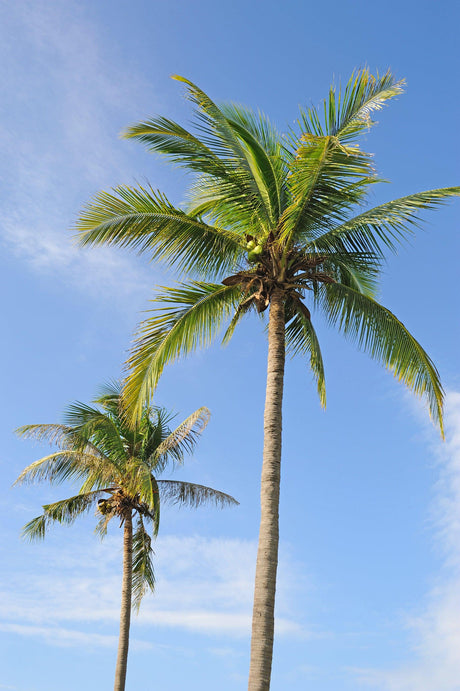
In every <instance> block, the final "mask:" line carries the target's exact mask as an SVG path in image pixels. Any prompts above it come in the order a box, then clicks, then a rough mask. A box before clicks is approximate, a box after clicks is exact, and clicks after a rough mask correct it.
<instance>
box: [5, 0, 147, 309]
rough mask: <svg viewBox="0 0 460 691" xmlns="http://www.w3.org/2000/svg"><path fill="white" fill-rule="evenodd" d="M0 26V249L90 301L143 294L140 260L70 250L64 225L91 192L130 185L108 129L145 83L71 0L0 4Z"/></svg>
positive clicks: (124, 118) (124, 157)
mask: <svg viewBox="0 0 460 691" xmlns="http://www.w3.org/2000/svg"><path fill="white" fill-rule="evenodd" d="M0 25H1V26H2V27H3V30H2V32H1V34H2V35H1V38H2V40H1V41H0V59H1V62H2V65H3V66H4V69H3V70H2V71H1V74H0V87H1V88H2V94H3V96H2V98H3V102H4V103H5V102H6V103H8V108H5V109H4V114H3V116H2V123H1V126H0V151H1V157H2V173H0V179H1V182H2V190H3V192H2V223H1V228H0V233H1V239H2V242H3V245H4V247H5V248H6V249H7V250H8V251H10V252H12V253H13V254H14V255H16V256H17V257H19V258H20V259H21V260H24V262H26V264H27V265H28V266H29V267H30V268H31V269H32V270H34V271H36V272H40V273H42V274H46V275H48V276H51V277H52V278H53V279H56V280H57V281H59V282H61V283H71V284H72V286H78V287H79V288H81V289H83V290H86V291H88V290H89V291H92V292H93V294H96V295H97V296H98V297H99V298H101V297H104V295H106V296H109V295H112V296H113V295H114V294H115V295H117V296H120V295H124V294H129V295H132V293H133V292H139V294H140V293H141V292H142V294H143V295H144V296H146V295H148V293H146V290H147V288H148V287H151V286H152V275H151V271H149V270H147V269H146V268H145V266H143V265H142V264H141V263H140V262H138V261H136V260H135V259H134V258H133V257H131V256H129V255H127V254H126V253H122V252H120V251H117V250H110V249H102V250H99V251H94V250H92V251H83V250H80V249H78V248H77V247H76V246H75V244H74V243H73V242H72V238H71V235H72V233H71V231H70V227H71V226H72V225H73V223H74V221H75V218H76V216H77V214H78V211H79V209H80V207H81V205H82V202H84V201H85V200H87V199H89V198H90V196H92V194H93V193H94V192H95V191H97V190H98V189H100V188H103V187H107V186H112V185H114V184H118V183H119V182H129V181H130V179H131V177H132V174H133V171H132V160H131V158H130V154H129V153H128V152H129V151H130V148H129V147H127V145H126V144H125V143H122V142H119V141H118V139H117V134H118V131H119V130H120V128H121V126H122V124H126V123H127V122H128V121H129V120H130V119H132V114H131V113H130V114H129V115H128V111H127V104H132V103H136V104H139V107H142V106H141V104H142V94H143V93H145V92H146V91H148V89H146V85H145V84H143V83H142V82H141V81H140V80H139V78H137V77H136V75H135V74H133V73H131V72H130V71H129V70H128V69H127V68H126V67H125V66H124V65H123V64H122V62H121V60H120V59H119V57H118V56H117V55H116V53H114V51H113V50H111V47H110V46H109V45H108V44H107V43H106V42H105V41H104V38H103V37H102V36H101V35H100V34H99V33H98V32H97V31H96V29H95V27H94V26H93V25H92V24H91V22H90V21H89V20H88V19H87V18H86V17H85V16H84V12H83V10H81V9H80V8H79V5H78V3H74V2H62V1H60V0H57V2H53V3H46V2H41V1H38V2H36V1H34V0H24V1H23V2H20V3H2V4H1V5H0ZM19 36H20V37H21V40H20V41H19V40H18V37H19ZM150 89H151V85H150ZM44 94H46V97H45V98H44ZM95 288H97V292H96V291H95Z"/></svg>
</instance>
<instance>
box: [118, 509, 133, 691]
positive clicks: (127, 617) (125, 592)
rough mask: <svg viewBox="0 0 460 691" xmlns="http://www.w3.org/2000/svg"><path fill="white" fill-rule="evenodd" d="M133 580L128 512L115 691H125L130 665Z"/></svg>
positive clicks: (124, 540)
mask: <svg viewBox="0 0 460 691" xmlns="http://www.w3.org/2000/svg"><path fill="white" fill-rule="evenodd" d="M132 580H133V520H132V514H131V511H129V512H126V515H125V522H124V534H123V581H122V586H121V612H120V638H119V640H118V656H117V667H116V670H115V686H114V691H124V690H125V682H126V668H127V664H128V645H129V625H130V621H131V591H132Z"/></svg>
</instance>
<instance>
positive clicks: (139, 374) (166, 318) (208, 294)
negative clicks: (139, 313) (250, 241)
mask: <svg viewBox="0 0 460 691" xmlns="http://www.w3.org/2000/svg"><path fill="white" fill-rule="evenodd" d="M240 295H241V291H240V289H239V288H238V286H223V285H220V284H214V283H202V282H194V283H191V284H180V287H178V288H166V289H164V290H163V292H162V293H161V294H159V295H158V296H157V298H156V300H155V302H156V303H169V306H168V307H165V308H157V309H156V310H152V312H153V316H151V317H149V318H148V319H146V320H145V321H144V322H142V324H141V325H140V327H139V330H138V333H137V339H136V341H135V344H134V348H133V351H132V354H131V357H130V359H129V361H128V365H129V367H130V369H131V371H132V374H131V375H130V377H129V379H128V380H127V382H126V386H125V398H126V401H127V404H128V406H129V408H130V410H131V411H132V414H133V415H135V416H138V415H139V414H140V412H141V410H142V405H143V403H144V402H145V401H148V400H149V398H150V392H151V391H152V390H153V389H154V388H155V387H156V385H157V382H158V379H159V377H160V375H161V372H162V371H163V368H164V367H165V365H166V364H168V363H171V362H174V361H175V360H177V359H179V358H180V357H183V356H184V355H186V354H188V353H190V352H192V351H194V350H195V349H196V348H199V347H205V346H207V345H209V344H210V343H211V342H212V340H213V339H214V338H215V337H216V335H217V333H218V331H219V329H220V328H221V327H222V325H223V323H224V322H225V320H226V319H227V318H228V317H229V316H230V314H231V312H232V311H233V310H234V308H235V307H236V304H237V301H238V298H239V296H240Z"/></svg>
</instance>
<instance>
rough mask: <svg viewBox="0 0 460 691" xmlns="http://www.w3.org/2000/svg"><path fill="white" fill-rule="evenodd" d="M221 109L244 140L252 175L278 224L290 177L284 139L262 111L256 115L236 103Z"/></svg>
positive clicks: (271, 218) (272, 220) (270, 214)
mask: <svg viewBox="0 0 460 691" xmlns="http://www.w3.org/2000/svg"><path fill="white" fill-rule="evenodd" d="M221 109H222V111H223V113H224V114H225V116H226V117H227V121H228V123H229V125H230V127H231V128H232V130H233V131H234V132H235V133H236V134H237V136H238V137H239V138H240V139H241V140H242V142H243V143H244V146H245V148H246V152H247V153H246V158H247V160H248V163H249V166H250V168H251V172H252V175H253V177H254V180H255V181H256V184H257V187H258V188H259V192H260V195H261V197H262V199H263V200H264V204H265V207H266V208H267V210H268V214H269V217H270V221H271V224H272V225H273V226H274V225H276V223H277V221H278V218H279V216H280V214H281V211H282V208H283V198H284V194H285V190H284V185H285V182H286V179H287V166H286V164H285V161H284V160H283V158H282V149H281V138H280V136H279V134H278V133H277V132H276V130H275V129H274V127H273V126H272V125H271V123H270V122H269V120H268V118H267V117H266V116H264V115H262V114H259V115H257V116H256V114H255V113H253V112H251V111H250V110H249V109H247V108H244V107H243V106H240V105H236V104H228V105H227V104H226V105H225V106H223V107H222V108H221Z"/></svg>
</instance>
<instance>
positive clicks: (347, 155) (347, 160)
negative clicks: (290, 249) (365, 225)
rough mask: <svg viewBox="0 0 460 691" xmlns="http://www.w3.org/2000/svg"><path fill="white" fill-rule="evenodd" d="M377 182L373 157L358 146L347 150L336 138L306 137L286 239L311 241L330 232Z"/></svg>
mask: <svg viewBox="0 0 460 691" xmlns="http://www.w3.org/2000/svg"><path fill="white" fill-rule="evenodd" d="M375 182H376V178H375V176H374V173H373V168H372V164H371V158H370V156H369V155H368V154H366V153H364V152H362V151H361V150H360V149H359V148H358V147H357V146H353V147H351V146H346V147H345V146H343V145H342V144H340V142H339V140H338V139H337V138H336V137H333V136H326V137H316V136H314V135H304V136H303V137H302V139H301V140H300V142H299V145H298V148H297V150H296V152H295V160H294V161H293V163H292V165H291V175H290V177H289V181H288V186H289V190H290V195H291V202H290V205H289V206H288V207H287V208H286V210H285V211H284V213H283V216H282V217H281V219H280V232H281V238H282V240H283V241H284V242H286V243H288V244H289V243H290V242H291V241H296V240H302V241H305V240H307V241H308V240H310V239H313V238H315V237H316V236H317V235H319V234H320V233H322V232H324V231H326V230H329V229H330V228H331V227H332V226H333V225H336V224H337V223H338V222H340V220H341V219H342V218H343V215H344V214H348V213H349V212H350V211H351V209H353V207H355V206H356V205H357V204H361V203H362V202H363V200H364V198H365V195H366V194H367V191H368V188H369V185H371V184H373V183H375Z"/></svg>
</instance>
